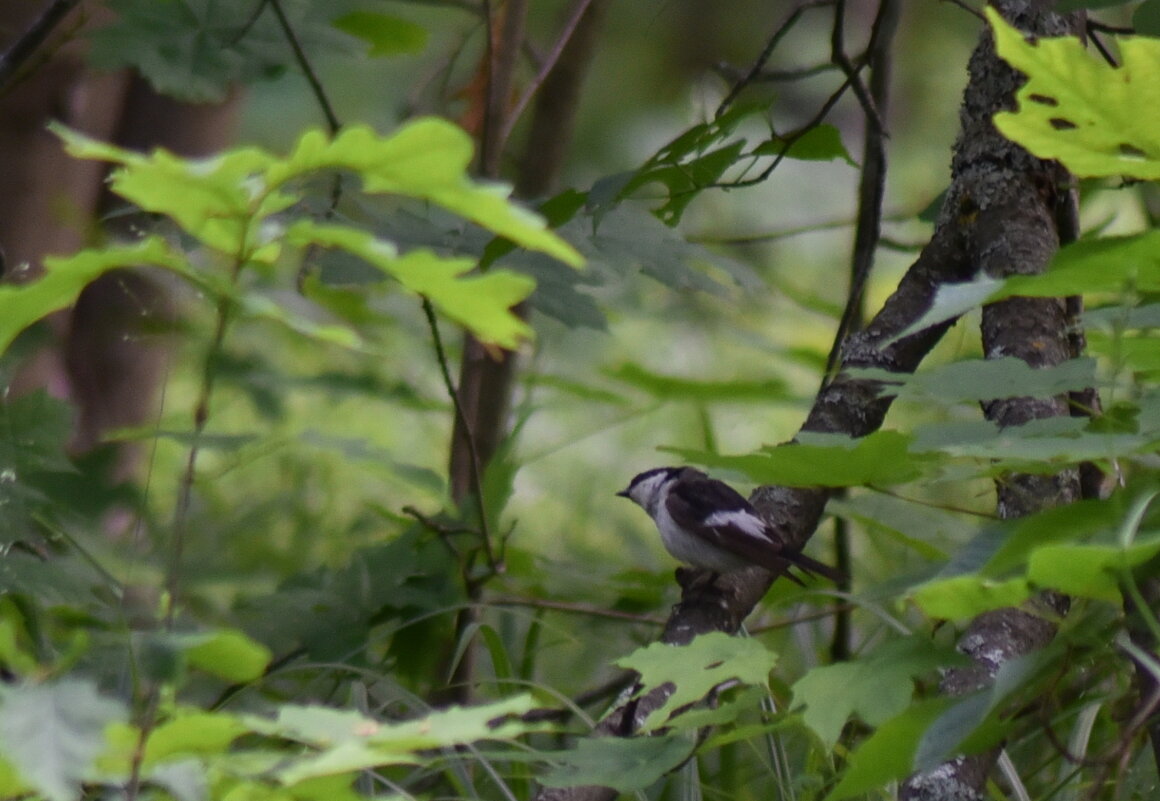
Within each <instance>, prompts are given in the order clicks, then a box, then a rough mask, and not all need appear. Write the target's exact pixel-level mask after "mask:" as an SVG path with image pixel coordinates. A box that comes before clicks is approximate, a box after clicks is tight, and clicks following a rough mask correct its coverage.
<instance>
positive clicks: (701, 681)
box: [617, 632, 777, 732]
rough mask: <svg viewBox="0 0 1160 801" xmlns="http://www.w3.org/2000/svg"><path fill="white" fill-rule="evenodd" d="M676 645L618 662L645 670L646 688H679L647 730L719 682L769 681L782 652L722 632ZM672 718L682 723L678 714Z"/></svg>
mask: <svg viewBox="0 0 1160 801" xmlns="http://www.w3.org/2000/svg"><path fill="white" fill-rule="evenodd" d="M673 648H674V646H671V645H665V644H664V643H659V642H658V643H653V644H652V645H650V646H648V647H647V648H642V649H640V650H638V651H636V652H634V653H632V654H629V655H628V656H625V657H622V658H621V659H620V660H619V661H618V662H617V664H618V665H620V666H621V667H623V668H628V669H630V670H635V671H636V672H637V673H638V674H640V680H641V684H642V688H641V690H640V692H641V693H643V692H646V691H647V690H648V689H651V688H654V687H660V686H661V685H663V684H668V683H670V682H671V683H672V684H673V685H674V686H675V687H676V689H675V690H674V691H673V692H672V694H671V695H669V697H668V698H667V699H666V700H665V703H664V705H663V706H661V707H659V708H657V709H655V710H653V712H652V713H651V714H650V715H649V717H648V718H647V719H646V720H645V721H644V722H643V723H642V726H641V728H642V730H643V731H646V732H648V731H652V730H654V729H657V728H660V727H662V726H665V725H666V724H667V723H668V722H669V720H668V714H671V713H672V712H673V710H675V709H680V708H681V707H684V706H686V705H687V704H692V703H695V702H697V701H699V700H701V699H702V698H704V697H705V696H706V695H707V694H708V693H709V692H710V691H712V690H713V688H715V687H717V686H718V685H722V684H725V683H727V682H733V681H737V682H741V683H743V684H756V685H758V686H762V685H764V684H765V682H766V681H767V677H768V676H769V671H771V670H773V666H774V665H775V664H776V663H777V655H776V654H774V653H772V652H770V651H768V650H767V649H766V648H765V647H764V646H762V645H761V643H759V642H757V641H756V640H744V639H737V638H735V637H730V636H729V635H727V634H722V633H721V632H712V633H710V634H705V635H702V636H700V637H698V638H697V639H695V640H693V642H692V643H690V644H689V645H687V646H684V647H682V648H681V650H679V651H677V652H675V654H674V651H673ZM666 713H668V714H666ZM650 721H651V722H650ZM673 722H675V723H677V724H678V725H679V724H680V723H681V721H680V720H679V719H678V720H676V721H673Z"/></svg>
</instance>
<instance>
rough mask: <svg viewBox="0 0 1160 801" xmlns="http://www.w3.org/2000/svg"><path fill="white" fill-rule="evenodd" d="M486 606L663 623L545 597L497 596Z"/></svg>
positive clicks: (652, 623) (659, 620)
mask: <svg viewBox="0 0 1160 801" xmlns="http://www.w3.org/2000/svg"><path fill="white" fill-rule="evenodd" d="M488 606H524V607H528V608H531V609H547V610H549V611H553V612H571V613H573V614H577V615H587V616H589V617H604V618H609V619H610V620H626V621H628V622H630V623H648V624H650V625H653V626H663V625H664V623H665V619H664V618H663V617H657V616H656V615H637V614H633V613H632V612H619V611H617V610H615V609H604V608H602V607H598V606H588V605H586V604H580V603H573V602H570V601H551V600H548V599H545V598H497V599H494V600H493V599H490V598H489V599H488Z"/></svg>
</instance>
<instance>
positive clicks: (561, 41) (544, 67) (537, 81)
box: [496, 0, 592, 152]
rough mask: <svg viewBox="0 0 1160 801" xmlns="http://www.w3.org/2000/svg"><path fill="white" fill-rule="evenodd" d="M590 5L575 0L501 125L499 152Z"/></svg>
mask: <svg viewBox="0 0 1160 801" xmlns="http://www.w3.org/2000/svg"><path fill="white" fill-rule="evenodd" d="M590 5H592V0H576V2H575V5H574V6H573V7H572V13H571V14H569V15H568V20H567V22H565V23H564V30H562V31H561V32H560V35H559V37H557V39H556V43H555V44H554V45H553V46H552V50H551V52H549V53H548V55H547V57H546V58H545V59H544V61H543V63H542V64H541V65H540V70H539V72H537V73H536V77H535V78H533V79H532V82H531V83H529V84H528V87H527V88H526V89H525V90H524V93H523V94H522V95H521V96H520V99H519V100H518V101H517V102H516V105H515V108H513V109H512V110H511V111H510V112H508V114H507V116H506V117H505V119H504V120H503V124H502V125H501V126H500V132H499V136H498V140H497V142H496V148H497V150H499V151H501V152H502V151H503V148H504V146H505V145H506V144H507V140H508V139H509V138H510V137H511V135H512V130H514V129H515V127H516V123H517V122H518V121H519V119H520V116H521V115H523V113H524V111H525V110H526V109H527V107H528V104H529V103H531V102H532V98H533V97H535V96H536V92H538V91H539V89H540V86H541V85H542V84H543V83H544V81H545V80H546V79H547V77H548V74H549V73H550V72H551V71H552V68H553V67H555V66H556V62H557V61H559V60H560V54H562V53H563V52H564V48H565V47H567V45H568V42H569V41H571V39H572V34H573V33H575V32H576V28H577V26H578V25H579V24H580V20H581V19H583V17H584V15H585V14H586V13H587V12H588V7H589V6H590Z"/></svg>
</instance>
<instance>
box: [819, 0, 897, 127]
mask: <svg viewBox="0 0 1160 801" xmlns="http://www.w3.org/2000/svg"><path fill="white" fill-rule="evenodd" d="M878 16H879V18H881V17H882V7H881V6H879V9H878ZM875 27H877V24H876V25H875ZM845 29H846V0H836V2H835V3H834V26H833V28H832V29H831V31H830V59H831V60H832V61H833V62H834V63H835V64H837V65H838V68H839V69H841V70H842V74H843V75H845V76H846V81H847V82H848V83H849V84H850V87H851V88H852V89H853V90H854V96H855V97H856V98H858V103H859V104H861V106H862V112H863V113H864V114H865V115H866V124H867V125H870V126H872V127H874V128H875V129H876V130H877V132H878V134H879V136H884V135H885V133H886V127H885V124H884V123H883V122H882V117H881V116H880V115H879V113H878V107H877V105H876V104H875V103H874V98H873V97H871V96H870V91H869V90H868V89H867V88H866V85H865V84H863V83H862V78H861V77H860V76H859V75H858V71H857V70H856V69H855V68H854V64H853V63H852V62H851V61H850V57H849V56H847V55H846V44H845V38H846V32H845ZM870 52H871V49H870V48H867V54H868V55H869V53H870Z"/></svg>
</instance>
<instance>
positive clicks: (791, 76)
mask: <svg viewBox="0 0 1160 801" xmlns="http://www.w3.org/2000/svg"><path fill="white" fill-rule="evenodd" d="M836 69H838V66H837V65H836V64H834V63H833V62H830V61H827V62H825V63H824V64H815V65H814V66H812V67H798V68H796V69H785V70H761V71H760V72H758V73H757V74H756V75H749V74H748V73H744V72H742V71H741V70H739V69H737V68H736V67H734V66H733V65H732V64H727V63H725V62H721V63H719V64H716V65H715V66H714V67H713V72H715V73H717V74H718V75H720V76H721V77H722V78H724V79H725V80H727V81H730V82H736V81H741V80H747V81H748V82H749V83H779V82H783V81H784V82H788V81H801V80H805V79H806V78H814V77H817V76H818V75H824V74H825V73H827V72H833V71H834V70H836Z"/></svg>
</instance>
